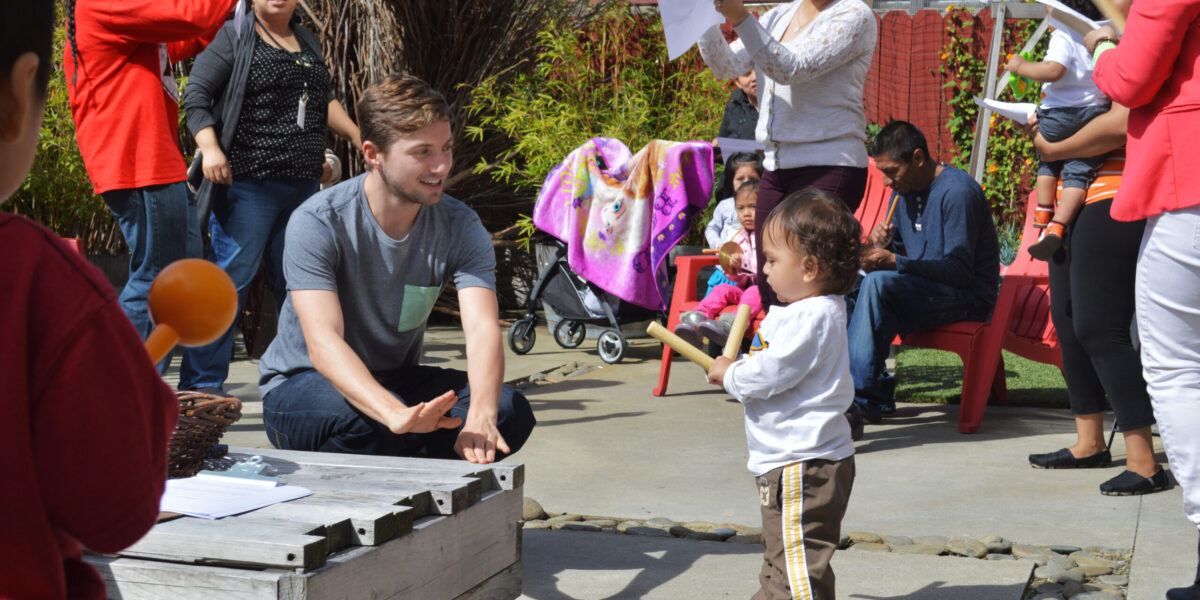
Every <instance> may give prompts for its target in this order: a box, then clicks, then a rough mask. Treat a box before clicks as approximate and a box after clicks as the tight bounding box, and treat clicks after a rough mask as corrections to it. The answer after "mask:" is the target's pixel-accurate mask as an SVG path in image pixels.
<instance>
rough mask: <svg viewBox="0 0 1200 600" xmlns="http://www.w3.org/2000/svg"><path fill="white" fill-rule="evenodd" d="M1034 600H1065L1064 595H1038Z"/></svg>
mask: <svg viewBox="0 0 1200 600" xmlns="http://www.w3.org/2000/svg"><path fill="white" fill-rule="evenodd" d="M1033 600H1063V596H1062V594H1038V595H1036V596H1034V597H1033Z"/></svg>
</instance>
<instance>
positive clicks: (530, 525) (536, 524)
mask: <svg viewBox="0 0 1200 600" xmlns="http://www.w3.org/2000/svg"><path fill="white" fill-rule="evenodd" d="M522 527H523V528H525V529H549V528H550V524H549V523H547V522H545V521H542V520H540V519H538V520H534V521H525V524H524V525H522Z"/></svg>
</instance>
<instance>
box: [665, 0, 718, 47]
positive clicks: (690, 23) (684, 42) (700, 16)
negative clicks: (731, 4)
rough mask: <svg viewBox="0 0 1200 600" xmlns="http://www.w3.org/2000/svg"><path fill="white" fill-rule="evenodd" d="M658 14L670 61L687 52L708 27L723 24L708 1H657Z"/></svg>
mask: <svg viewBox="0 0 1200 600" xmlns="http://www.w3.org/2000/svg"><path fill="white" fill-rule="evenodd" d="M658 14H660V15H662V23H663V33H665V34H666V36H667V58H669V59H671V60H675V59H676V58H679V57H680V56H682V55H683V53H684V52H687V51H688V48H691V47H692V44H695V43H696V41H697V40H699V39H700V36H701V35H702V34H703V33H704V32H705V31H708V28H709V27H712V26H713V25H720V24H722V23H724V22H725V17H723V16H721V13H719V12H717V9H715V8H713V3H712V2H711V1H710V0H659V2H658Z"/></svg>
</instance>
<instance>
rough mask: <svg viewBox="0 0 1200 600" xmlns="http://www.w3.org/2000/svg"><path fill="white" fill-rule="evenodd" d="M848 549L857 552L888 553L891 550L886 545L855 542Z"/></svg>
mask: <svg viewBox="0 0 1200 600" xmlns="http://www.w3.org/2000/svg"><path fill="white" fill-rule="evenodd" d="M850 549H851V550H857V551H859V552H890V551H891V548H888V546H887V544H878V543H875V542H855V543H854V545H853V546H850Z"/></svg>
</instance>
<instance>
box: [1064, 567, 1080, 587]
mask: <svg viewBox="0 0 1200 600" xmlns="http://www.w3.org/2000/svg"><path fill="white" fill-rule="evenodd" d="M1067 579H1068V580H1070V581H1078V582H1079V583H1083V571H1081V570H1079V567H1075V568H1074V569H1067Z"/></svg>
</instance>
